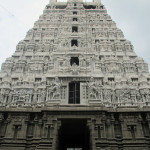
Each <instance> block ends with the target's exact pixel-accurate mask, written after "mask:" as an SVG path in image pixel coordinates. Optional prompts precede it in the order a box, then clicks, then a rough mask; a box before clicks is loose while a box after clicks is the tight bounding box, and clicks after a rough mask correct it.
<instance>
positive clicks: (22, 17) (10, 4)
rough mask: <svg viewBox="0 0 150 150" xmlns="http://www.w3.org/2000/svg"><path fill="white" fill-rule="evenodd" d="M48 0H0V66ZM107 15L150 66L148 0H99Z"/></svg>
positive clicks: (149, 5) (149, 13)
mask: <svg viewBox="0 0 150 150" xmlns="http://www.w3.org/2000/svg"><path fill="white" fill-rule="evenodd" d="M48 2H49V0H0V66H1V64H2V62H4V61H5V59H6V58H8V57H11V55H12V54H13V53H14V52H15V49H16V45H17V43H18V42H19V41H21V40H22V39H24V37H25V35H26V32H27V31H28V30H29V29H30V28H32V27H33V24H34V22H35V21H36V20H37V19H38V18H39V16H40V15H41V14H42V11H43V10H44V8H45V6H46V4H48ZM102 3H103V4H104V5H105V7H106V9H107V11H108V13H109V15H111V17H112V19H113V20H114V21H115V22H116V23H117V26H118V27H119V28H120V29H121V30H122V31H123V32H124V35H125V37H126V39H128V40H130V41H131V42H132V44H133V46H134V48H135V49H134V50H135V52H136V53H137V55H138V56H140V57H142V58H144V60H145V61H146V62H147V63H148V64H149V68H150V0H102Z"/></svg>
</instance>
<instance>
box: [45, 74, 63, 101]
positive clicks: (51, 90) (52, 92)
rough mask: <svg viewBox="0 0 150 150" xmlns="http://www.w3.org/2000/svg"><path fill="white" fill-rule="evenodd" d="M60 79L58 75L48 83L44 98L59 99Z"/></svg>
mask: <svg viewBox="0 0 150 150" xmlns="http://www.w3.org/2000/svg"><path fill="white" fill-rule="evenodd" d="M61 86H62V81H60V80H59V78H58V77H55V79H54V80H52V81H51V82H49V83H48V88H47V98H46V100H52V99H60V94H61Z"/></svg>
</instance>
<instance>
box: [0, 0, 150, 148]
mask: <svg viewBox="0 0 150 150" xmlns="http://www.w3.org/2000/svg"><path fill="white" fill-rule="evenodd" d="M72 93H73V94H72ZM71 94H72V96H71ZM80 119H81V122H82V123H83V124H84V125H85V126H84V127H83V126H82V130H84V128H86V130H87V131H88V132H87V131H86V132H87V135H88V137H89V139H88V142H87V143H89V145H88V146H87V147H86V148H85V147H83V150H84V149H86V150H130V149H131V150H141V149H142V150H149V149H150V144H149V143H150V74H149V72H148V66H147V64H146V63H145V62H144V60H143V59H142V58H139V57H138V56H137V55H136V54H135V52H134V48H133V46H132V44H131V42H130V41H128V40H126V39H125V38H124V35H123V33H122V31H121V30H120V29H118V28H117V27H116V24H115V22H114V21H112V19H111V17H110V16H109V15H108V14H107V11H106V9H105V7H104V6H103V5H102V3H101V2H100V1H98V0H94V1H93V2H86V3H85V2H83V1H82V0H77V1H76V0H68V2H67V3H65V2H56V1H55V0H52V1H51V2H50V4H48V5H47V6H46V8H45V10H44V12H43V14H42V15H41V16H40V18H39V20H38V21H36V22H35V24H34V27H33V28H32V29H30V30H29V31H28V32H27V35H26V37H25V39H24V40H22V41H20V42H19V43H18V45H17V47H16V51H15V53H14V54H13V55H12V57H11V58H8V59H7V60H6V61H5V62H4V63H3V64H2V67H1V72H0V149H1V150H7V149H11V150H13V149H14V150H61V149H63V148H61V146H62V145H63V144H62V143H60V141H61V138H60V137H61V134H63V131H62V130H63V128H64V126H65V125H64V124H66V123H64V122H65V121H66V120H67V121H68V120H70V121H71V120H75V121H76V122H80V121H79V120H80ZM64 120H65V121H64ZM67 121H66V122H67ZM76 122H75V123H76ZM68 123H70V122H68ZM76 125H80V123H79V124H78V123H77V124H76ZM67 127H68V126H67ZM74 129H76V128H75V127H74ZM79 132H81V131H79ZM74 134H75V132H74ZM86 140H87V139H86ZM61 144H62V145H61Z"/></svg>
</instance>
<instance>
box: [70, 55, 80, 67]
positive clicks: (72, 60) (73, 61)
mask: <svg viewBox="0 0 150 150" xmlns="http://www.w3.org/2000/svg"><path fill="white" fill-rule="evenodd" d="M74 64H75V65H77V66H79V58H78V57H71V59H70V65H71V66H72V65H74Z"/></svg>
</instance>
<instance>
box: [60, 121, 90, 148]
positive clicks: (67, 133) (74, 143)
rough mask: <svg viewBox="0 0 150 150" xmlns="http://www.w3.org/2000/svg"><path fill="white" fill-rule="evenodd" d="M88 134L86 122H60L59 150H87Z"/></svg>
mask: <svg viewBox="0 0 150 150" xmlns="http://www.w3.org/2000/svg"><path fill="white" fill-rule="evenodd" d="M89 137H90V134H89V129H88V127H87V120H84V119H64V120H61V127H60V130H59V150H67V149H68V150H70V148H72V149H71V150H73V149H75V148H80V149H81V150H89V146H90V144H89V143H90V139H89Z"/></svg>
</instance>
